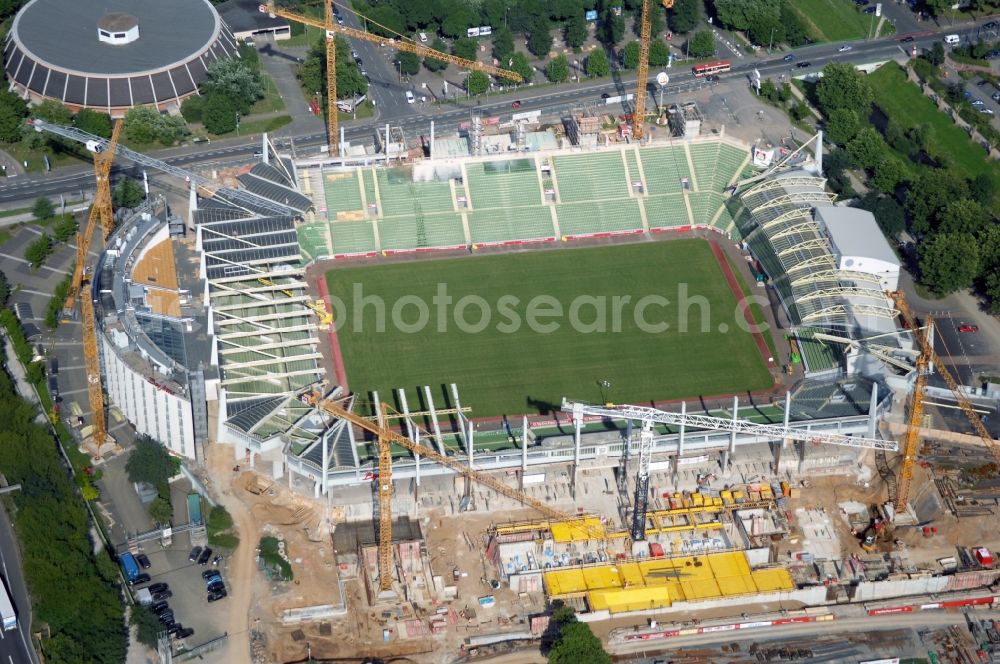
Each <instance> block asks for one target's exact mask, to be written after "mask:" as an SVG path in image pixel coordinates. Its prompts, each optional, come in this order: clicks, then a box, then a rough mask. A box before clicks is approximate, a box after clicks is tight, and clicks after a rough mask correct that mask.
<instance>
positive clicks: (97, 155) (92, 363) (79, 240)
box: [64, 120, 122, 454]
mask: <svg viewBox="0 0 1000 664" xmlns="http://www.w3.org/2000/svg"><path fill="white" fill-rule="evenodd" d="M121 132H122V121H121V120H119V121H117V122H116V123H115V126H114V129H113V130H112V132H111V141H110V142H109V143H108V146H107V148H106V149H105V150H103V151H95V152H94V177H95V179H96V180H97V193H96V194H95V195H94V204H93V205H92V206H91V208H90V216H89V217H88V218H87V225H86V226H85V227H84V228H83V230H82V231H78V232H77V234H76V266H75V267H74V268H73V279H72V281H70V288H69V297H68V298H67V299H66V303H65V306H64V308H65V309H66V310H68V311H72V310H73V306H74V304H75V301H76V298H77V297H79V298H80V319H81V322H82V323H83V360H84V367H85V369H86V372H87V396H88V398H89V400H90V417H91V429H92V432H93V433H92V437H93V440H94V447H95V448H96V452H97V454H100V451H101V446H102V445H104V443H105V442H107V438H108V429H107V424H106V423H105V421H104V388H103V387H102V381H101V360H100V356H99V354H98V352H99V351H98V348H97V324H96V320H95V317H94V301H93V298H92V296H91V294H90V293H88V292H87V290H89V289H88V288H87V287H88V286H89V285H90V278H91V275H90V270H89V269H88V268H87V252H88V251H89V250H90V243H91V240H92V239H93V237H94V229H95V228H96V227H97V225H98V223H100V225H101V228H102V229H103V231H104V239H105V240H106V239H107V238H108V235H110V233H111V231H112V229H113V228H114V214H113V212H112V209H111V165H112V164H113V163H114V160H115V148H117V147H118V139H119V137H120V136H121Z"/></svg>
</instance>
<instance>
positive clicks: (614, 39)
mask: <svg viewBox="0 0 1000 664" xmlns="http://www.w3.org/2000/svg"><path fill="white" fill-rule="evenodd" d="M624 36H625V19H624V17H622V16H619V15H616V14H615V12H614V7H612V6H611V4H608V5H607V6H606V7H605V8H604V14H603V15H602V16H601V22H600V24H599V27H598V39H600V40H601V41H602V42H603V43H604V45H605V46H607V47H609V48H613V47H614V46H615V45H617V44H618V42H620V41H621V40H622V38H623V37H624Z"/></svg>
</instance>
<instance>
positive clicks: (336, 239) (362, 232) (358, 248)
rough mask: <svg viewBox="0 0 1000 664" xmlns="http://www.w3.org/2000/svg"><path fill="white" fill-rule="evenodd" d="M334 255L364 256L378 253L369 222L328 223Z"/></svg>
mask: <svg viewBox="0 0 1000 664" xmlns="http://www.w3.org/2000/svg"><path fill="white" fill-rule="evenodd" d="M330 237H331V239H332V241H333V253H334V254H364V253H368V252H372V251H378V247H377V246H376V245H375V229H374V228H373V227H372V222H371V221H334V222H331V223H330Z"/></svg>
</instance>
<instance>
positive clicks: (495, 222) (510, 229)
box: [468, 205, 555, 244]
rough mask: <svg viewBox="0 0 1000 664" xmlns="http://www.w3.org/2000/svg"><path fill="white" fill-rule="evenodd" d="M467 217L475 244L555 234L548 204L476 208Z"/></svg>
mask: <svg viewBox="0 0 1000 664" xmlns="http://www.w3.org/2000/svg"><path fill="white" fill-rule="evenodd" d="M468 219H469V232H470V233H471V234H472V242H473V244H480V243H491V242H513V241H517V240H538V239H541V238H554V237H555V228H553V226H552V215H551V214H550V213H549V208H548V206H542V205H536V206H535V207H513V208H506V209H493V210H473V211H472V212H469V213H468Z"/></svg>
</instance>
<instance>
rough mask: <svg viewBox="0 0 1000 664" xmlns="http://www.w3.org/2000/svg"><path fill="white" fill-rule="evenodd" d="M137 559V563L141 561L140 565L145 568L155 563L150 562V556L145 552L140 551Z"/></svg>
mask: <svg viewBox="0 0 1000 664" xmlns="http://www.w3.org/2000/svg"><path fill="white" fill-rule="evenodd" d="M135 560H136V562H137V563H139V567H141V568H143V569H149V568H150V567H152V566H153V564H152V563H151V562H149V558H147V557H146V554H145V553H140V554H139V555H138V556H136V557H135Z"/></svg>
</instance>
